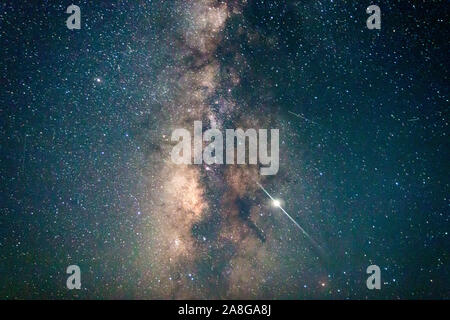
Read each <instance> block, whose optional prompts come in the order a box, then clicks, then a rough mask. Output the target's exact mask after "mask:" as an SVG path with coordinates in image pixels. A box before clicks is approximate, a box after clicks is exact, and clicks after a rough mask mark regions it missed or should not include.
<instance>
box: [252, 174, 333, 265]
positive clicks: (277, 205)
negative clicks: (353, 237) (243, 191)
mask: <svg viewBox="0 0 450 320" xmlns="http://www.w3.org/2000/svg"><path fill="white" fill-rule="evenodd" d="M256 184H257V185H258V186H259V187H260V188H261V190H262V191H264V193H265V194H266V195H267V196H268V197H269V198H270V199H271V200H272V201H273V204H274V205H275V206H276V207H278V208H280V209H281V211H282V212H283V213H284V214H285V215H286V216H287V217H288V218H289V220H291V221H292V222H293V223H294V224H295V226H296V227H297V228H299V229H300V231H301V232H302V233H303V235H304V236H305V237H306V238H307V239H308V240H309V241H310V242H311V243H312V244H313V245H314V247H315V248H316V249H318V251H319V252H320V253H321V254H322V255H323V256H326V253H325V251H324V250H323V249H322V247H321V246H320V245H319V244H318V243H317V242H316V241H315V240H314V239H313V238H312V237H311V236H310V235H309V233H308V232H306V231H305V229H303V228H302V226H301V225H299V224H298V223H297V221H295V220H294V218H292V217H291V216H290V214H289V213H287V212H286V210H284V208H283V207H282V206H281V203H280V201H279V200H276V199H274V198H273V197H272V196H271V195H270V193H269V192H267V190H266V189H265V188H264V187H263V186H262V185H261V184H259V183H258V182H256Z"/></svg>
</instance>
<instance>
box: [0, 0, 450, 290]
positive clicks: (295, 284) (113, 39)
mask: <svg viewBox="0 0 450 320" xmlns="http://www.w3.org/2000/svg"><path fill="white" fill-rule="evenodd" d="M70 4H72V2H71V1H60V3H56V2H55V3H53V2H51V3H48V2H46V1H42V2H39V3H36V2H33V3H32V4H31V3H23V2H21V1H7V2H4V3H2V4H1V5H0V21H1V22H0V44H1V48H2V52H1V63H0V76H1V78H0V79H1V80H0V81H1V84H2V86H1V87H2V90H1V91H0V102H1V104H0V105H1V108H0V112H1V120H2V121H1V123H0V137H1V148H2V149H1V151H2V152H1V153H2V161H1V162H0V165H1V175H0V185H1V188H2V192H1V194H2V197H1V207H0V208H1V214H0V270H1V274H2V277H0V298H2V299H29V298H34V299H36V298H48V299H56V298H64V299H72V298H83V299H114V298H128V299H155V298H158V299H182V298H195V299H208V298H211V299H227V298H235V299H236V298H237V299H258V298H268V299H311V298H320V299H420V298H441V299H442V298H445V299H448V298H449V289H448V288H449V286H450V283H449V279H450V277H449V276H450V275H449V268H448V258H449V256H448V254H449V237H448V231H449V205H450V203H449V192H448V191H449V172H448V159H449V151H448V150H449V148H448V147H449V145H448V141H449V140H448V126H449V123H448V107H449V100H448V99H449V91H448V88H449V86H448V84H449V79H448V62H447V60H448V59H447V55H448V51H449V47H448V39H447V38H448V21H447V20H448V16H449V14H448V13H449V12H448V10H449V9H448V5H447V3H446V2H444V1H442V2H440V1H438V2H433V3H422V2H420V3H419V2H414V3H411V2H406V1H394V0H389V1H380V2H379V3H377V2H369V1H349V2H348V1H340V0H321V1H316V0H315V1H272V0H265V1H263V0H247V1H238V0H233V1H216V0H196V1H194V0H193V1H181V0H176V1H157V0H154V1H144V0H142V1H121V2H117V3H116V2H111V1H78V2H77V3H75V4H76V5H78V6H79V7H80V8H81V29H80V30H68V29H67V27H66V19H67V17H68V16H69V15H68V14H66V8H67V7H68V6H69V5H70ZM371 4H377V5H379V6H380V8H381V17H382V22H381V30H368V29H367V27H366V19H367V17H368V15H367V14H366V8H367V7H368V6H369V5H371ZM197 120H201V121H202V122H203V125H204V126H205V128H209V127H211V126H212V125H215V126H217V127H219V128H221V129H224V128H238V127H242V128H277V129H279V130H280V170H279V172H278V174H277V175H275V176H260V175H259V170H258V168H257V167H256V166H252V165H230V166H228V165H206V164H202V165H175V164H174V163H172V162H171V161H170V151H171V149H172V147H173V143H172V142H171V141H170V137H171V133H172V131H173V130H174V129H176V128H188V129H189V130H190V129H191V128H192V126H193V122H194V121H197ZM205 128H204V129H205ZM446 163H447V164H446ZM258 183H260V184H261V185H264V188H266V189H267V190H268V191H269V192H270V193H271V194H272V195H273V196H274V197H275V198H277V199H280V201H281V202H280V203H281V205H282V206H283V208H284V209H286V211H287V212H289V214H290V215H291V216H292V217H293V218H294V219H295V220H296V221H297V222H298V223H299V224H300V225H302V227H304V228H305V229H306V230H307V232H308V233H309V234H310V235H311V236H312V237H313V238H314V239H315V241H317V242H318V243H319V244H320V246H321V247H322V248H323V250H324V252H325V254H321V253H320V252H318V251H317V250H316V249H315V248H314V246H312V245H311V243H310V242H309V241H308V239H306V238H305V237H304V236H303V235H302V233H301V232H299V230H298V229H297V228H296V227H295V225H293V224H292V223H291V222H290V221H289V220H288V219H287V218H286V216H284V215H283V213H282V212H281V211H280V210H279V208H277V207H276V206H275V207H274V206H273V205H272V203H271V201H270V199H268V198H267V196H266V195H265V194H264V193H263V192H262V191H261V189H260V188H259V187H258ZM71 264H75V265H78V266H79V267H80V269H81V277H82V278H81V279H82V280H81V281H82V289H81V290H73V291H70V290H68V289H67V288H66V286H65V283H66V279H67V276H68V275H67V274H66V268H67V266H69V265H71ZM372 264H376V265H378V266H379V267H380V268H381V279H382V280H381V281H382V288H381V290H368V289H367V287H366V279H367V277H368V275H367V274H366V268H367V267H368V266H369V265H372Z"/></svg>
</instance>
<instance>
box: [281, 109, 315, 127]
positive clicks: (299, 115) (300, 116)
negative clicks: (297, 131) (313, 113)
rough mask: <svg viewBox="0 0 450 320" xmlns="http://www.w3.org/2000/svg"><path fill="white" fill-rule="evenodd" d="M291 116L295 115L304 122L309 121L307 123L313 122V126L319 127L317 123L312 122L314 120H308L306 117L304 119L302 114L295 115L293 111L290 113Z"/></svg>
mask: <svg viewBox="0 0 450 320" xmlns="http://www.w3.org/2000/svg"><path fill="white" fill-rule="evenodd" d="M288 112H289V113H290V114H292V115H294V116H296V117H297V118H301V119H303V120H305V121H307V122H311V123H312V124H315V125H317V126H318V125H319V124H318V123H317V122H314V121H312V120H309V119H308V118H306V117H304V116H303V115H301V114H296V113H294V112H292V111H288Z"/></svg>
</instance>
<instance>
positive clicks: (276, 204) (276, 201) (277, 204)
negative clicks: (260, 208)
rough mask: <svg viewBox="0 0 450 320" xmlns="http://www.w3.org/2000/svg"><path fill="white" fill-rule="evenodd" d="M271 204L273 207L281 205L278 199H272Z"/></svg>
mask: <svg viewBox="0 0 450 320" xmlns="http://www.w3.org/2000/svg"><path fill="white" fill-rule="evenodd" d="M272 204H273V206H274V207H281V203H280V200H273V202H272Z"/></svg>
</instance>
